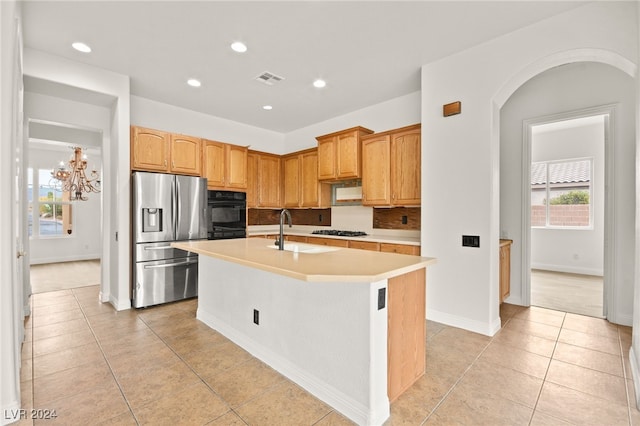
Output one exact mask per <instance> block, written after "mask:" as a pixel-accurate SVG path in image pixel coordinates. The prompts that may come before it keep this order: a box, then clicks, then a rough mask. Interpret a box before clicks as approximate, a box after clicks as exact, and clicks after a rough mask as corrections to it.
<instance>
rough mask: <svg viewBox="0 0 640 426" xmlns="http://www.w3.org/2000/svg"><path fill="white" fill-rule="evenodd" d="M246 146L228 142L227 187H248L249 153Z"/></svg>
mask: <svg viewBox="0 0 640 426" xmlns="http://www.w3.org/2000/svg"><path fill="white" fill-rule="evenodd" d="M248 152H249V149H248V148H247V147H245V146H238V145H230V144H227V153H226V157H227V169H226V170H227V173H226V175H227V179H226V183H227V188H238V189H246V188H247V180H248V177H247V154H248Z"/></svg>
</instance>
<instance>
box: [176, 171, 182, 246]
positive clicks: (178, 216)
mask: <svg viewBox="0 0 640 426" xmlns="http://www.w3.org/2000/svg"><path fill="white" fill-rule="evenodd" d="M175 179H176V181H175V182H176V190H175V193H174V200H175V206H176V215H175V218H174V219H175V224H174V226H175V228H174V229H175V230H176V239H180V238H179V236H178V235H179V233H180V224H181V223H182V218H181V217H180V213H182V209H181V208H180V207H181V206H180V204H181V203H182V200H181V197H180V195H181V194H180V179H178V177H177V176H176V178H175Z"/></svg>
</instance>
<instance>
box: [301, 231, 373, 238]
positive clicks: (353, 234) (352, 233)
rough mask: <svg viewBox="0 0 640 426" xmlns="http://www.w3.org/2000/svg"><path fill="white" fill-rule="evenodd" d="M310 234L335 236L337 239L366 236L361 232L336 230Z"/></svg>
mask: <svg viewBox="0 0 640 426" xmlns="http://www.w3.org/2000/svg"><path fill="white" fill-rule="evenodd" d="M312 234H318V235H335V236H338V237H364V236H366V235H367V233H366V232H362V231H339V230H337V229H321V230H317V231H313V232H312Z"/></svg>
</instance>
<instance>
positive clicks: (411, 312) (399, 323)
mask: <svg viewBox="0 0 640 426" xmlns="http://www.w3.org/2000/svg"><path fill="white" fill-rule="evenodd" d="M426 273H427V272H426V268H423V269H420V270H418V271H414V272H410V273H408V274H404V275H400V276H398V277H394V278H390V279H389V280H388V285H387V287H388V290H387V291H388V293H387V321H388V324H387V327H388V328H387V396H388V397H389V401H390V402H393V401H394V400H395V399H396V398H397V397H398V396H400V395H401V394H402V393H403V392H404V391H405V390H407V389H408V388H409V387H410V386H411V385H412V384H413V383H415V381H416V380H418V379H419V378H420V377H422V375H424V372H425V367H426V361H425V349H426V348H425V345H426V319H425V318H426V317H425V304H426V299H425V297H426Z"/></svg>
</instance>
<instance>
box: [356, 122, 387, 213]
mask: <svg viewBox="0 0 640 426" xmlns="http://www.w3.org/2000/svg"><path fill="white" fill-rule="evenodd" d="M390 156H391V143H390V137H389V135H386V136H378V137H371V138H367V139H366V140H365V141H363V142H362V157H363V158H362V163H363V168H362V204H363V205H365V206H388V205H390V204H391V181H390V179H391V168H390Z"/></svg>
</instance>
